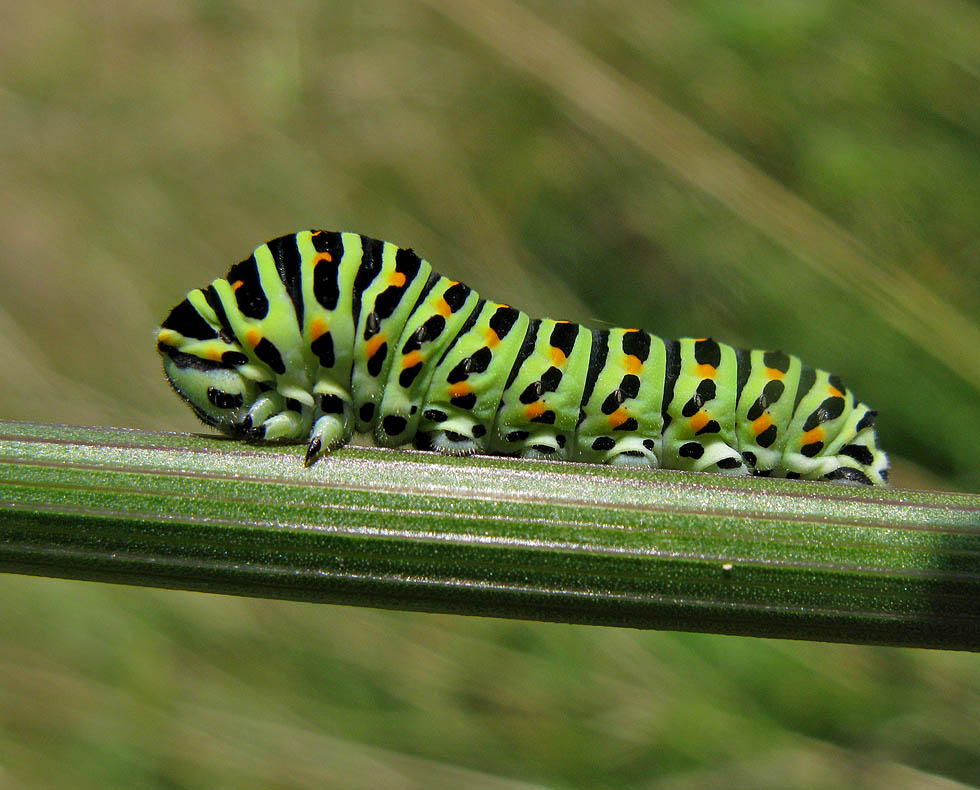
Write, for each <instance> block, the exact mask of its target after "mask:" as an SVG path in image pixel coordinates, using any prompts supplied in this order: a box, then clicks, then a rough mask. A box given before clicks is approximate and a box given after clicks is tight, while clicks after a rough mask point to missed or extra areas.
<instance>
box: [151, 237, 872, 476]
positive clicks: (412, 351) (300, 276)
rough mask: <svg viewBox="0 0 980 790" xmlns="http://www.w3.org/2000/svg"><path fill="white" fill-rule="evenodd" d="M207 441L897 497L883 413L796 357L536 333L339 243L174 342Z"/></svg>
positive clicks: (325, 241)
mask: <svg viewBox="0 0 980 790" xmlns="http://www.w3.org/2000/svg"><path fill="white" fill-rule="evenodd" d="M157 348H158V349H159V351H160V353H161V354H162V356H163V366H164V370H165V372H166V374H167V377H168V378H169V379H170V383H171V384H172V385H173V388H174V389H175V390H176V391H177V394H178V395H180V396H181V397H182V398H183V399H184V400H186V401H187V403H188V404H189V405H190V407H191V408H192V409H193V410H194V412H195V414H197V416H198V417H200V418H201V419H202V420H203V421H204V422H205V423H207V424H208V425H211V426H213V427H215V428H217V429H218V430H220V431H222V432H224V433H226V434H229V435H231V436H234V437H239V438H242V439H246V440H280V441H289V440H292V441H296V440H306V441H308V442H309V445H308V450H307V453H306V464H307V465H309V464H311V463H313V462H314V461H315V460H316V459H317V458H318V457H320V456H321V455H323V454H325V453H328V452H330V451H331V450H334V449H335V448H337V447H340V446H341V445H343V444H345V443H347V442H348V441H349V440H350V438H351V435H352V433H353V432H354V431H358V432H368V431H370V432H372V433H373V434H374V438H375V440H376V442H377V443H378V444H379V445H383V446H392V447H394V446H398V445H403V444H406V443H409V442H412V441H415V442H416V443H417V444H419V445H421V446H425V447H428V448H431V449H435V450H437V451H439V452H442V453H447V454H451V455H465V454H469V453H490V454H500V455H520V456H525V457H535V458H553V459H562V460H571V461H584V462H590V463H617V464H634V465H638V466H649V467H662V468H667V469H684V470H694V471H707V472H723V473H727V474H738V475H747V474H753V475H758V476H763V477H766V476H773V477H789V478H807V479H827V480H839V481H843V482H850V483H863V484H875V485H883V484H885V483H886V481H887V474H888V460H887V458H886V456H885V454H884V453H883V452H882V451H881V450H879V449H878V446H877V442H876V436H875V430H874V421H875V412H874V411H872V410H871V409H869V408H868V407H867V406H866V405H865V404H863V403H860V402H858V401H857V399H856V398H855V397H854V395H853V393H852V392H851V391H850V390H849V389H847V388H846V387H845V386H844V385H843V384H842V383H841V380H840V379H839V378H838V377H837V376H833V375H831V374H829V373H827V372H826V371H823V370H818V369H816V368H811V367H807V366H806V365H804V364H803V363H802V362H801V361H800V360H799V359H798V358H797V357H795V356H792V355H790V354H784V353H782V352H781V351H761V350H746V349H739V348H733V347H732V346H729V345H726V344H724V343H719V342H716V341H714V340H712V339H710V338H701V339H693V338H683V339H681V340H666V339H662V338H660V337H657V336H656V335H652V334H650V333H649V332H646V331H643V330H641V329H587V328H586V327H583V326H580V325H578V324H573V323H570V322H568V321H553V320H551V319H547V318H543V319H536V318H531V317H530V316H528V315H527V314H526V313H524V312H522V311H520V310H517V309H516V308H513V307H510V306H508V305H504V304H498V303H496V302H493V301H490V300H488V299H483V298H482V297H480V295H479V294H478V293H477V292H476V291H474V290H473V289H472V288H469V287H468V286H466V285H464V284H463V283H460V282H456V281H454V280H450V279H449V278H447V277H443V276H441V275H439V274H436V273H435V272H433V271H432V267H431V266H430V265H429V263H428V262H427V261H425V260H424V259H422V258H420V257H419V256H418V255H416V254H415V253H414V252H413V251H412V250H410V249H404V248H400V247H397V246H395V245H394V244H391V243H389V242H385V241H378V240H377V239H372V238H369V237H367V236H361V235H358V234H356V233H336V232H329V231H323V230H315V231H300V232H299V233H296V234H293V235H290V236H282V237H280V238H277V239H273V240H272V241H270V242H268V243H267V244H262V245H260V246H259V247H257V248H256V249H255V251H254V252H253V253H252V254H251V255H250V256H249V257H248V258H246V259H245V260H243V261H242V262H241V263H237V264H235V265H234V266H232V267H231V270H230V271H229V272H228V275H227V277H225V278H224V279H218V280H215V281H214V282H212V283H211V285H210V286H208V287H206V288H204V289H197V290H193V291H191V292H190V293H188V294H187V297H186V298H185V299H184V300H183V301H182V302H180V304H178V305H177V306H176V307H174V308H173V310H171V311H170V315H168V316H167V318H166V320H165V321H164V322H163V325H162V326H161V328H160V330H159V333H158V334H157Z"/></svg>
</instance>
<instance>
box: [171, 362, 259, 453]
mask: <svg viewBox="0 0 980 790" xmlns="http://www.w3.org/2000/svg"><path fill="white" fill-rule="evenodd" d="M157 347H158V349H159V350H160V353H161V355H162V356H163V370H164V372H165V373H166V374H167V378H168V379H169V380H170V385H171V386H172V387H173V388H174V391H175V392H176V393H177V394H178V395H180V397H182V398H183V399H184V400H185V401H187V403H188V404H189V405H190V407H191V408H192V409H193V410H194V413H195V414H196V415H197V416H198V417H199V418H200V419H201V420H202V421H203V422H205V423H207V424H208V425H211V426H213V427H215V428H217V429H218V430H220V431H222V432H223V433H226V434H229V435H231V436H247V435H248V434H249V433H250V431H251V428H252V423H251V420H250V419H249V418H248V412H249V408H250V407H251V406H252V404H253V403H254V402H255V400H256V398H258V396H259V394H260V389H259V386H258V384H256V383H255V382H254V381H251V380H250V379H247V378H245V377H244V376H242V375H241V374H240V373H239V372H238V370H237V369H236V368H235V366H234V365H231V364H229V363H228V362H226V361H217V362H214V361H211V360H210V359H204V358H202V357H199V356H197V355H195V354H188V353H185V352H183V351H180V350H178V349H177V348H175V347H174V346H169V345H166V344H164V343H162V342H160V343H158V345H157Z"/></svg>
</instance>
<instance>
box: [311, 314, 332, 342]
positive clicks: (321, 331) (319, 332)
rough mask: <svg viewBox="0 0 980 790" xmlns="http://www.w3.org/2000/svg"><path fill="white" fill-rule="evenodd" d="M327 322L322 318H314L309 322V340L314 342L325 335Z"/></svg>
mask: <svg viewBox="0 0 980 790" xmlns="http://www.w3.org/2000/svg"><path fill="white" fill-rule="evenodd" d="M328 328H329V327H328V326H327V322H326V321H324V320H323V319H322V318H314V319H313V320H312V321H310V340H316V339H317V338H319V337H322V336H323V335H325V334H326V333H327V329H328Z"/></svg>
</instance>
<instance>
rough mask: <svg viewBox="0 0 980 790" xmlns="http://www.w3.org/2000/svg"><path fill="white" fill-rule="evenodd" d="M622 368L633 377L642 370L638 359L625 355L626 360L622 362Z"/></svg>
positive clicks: (641, 363) (641, 364)
mask: <svg viewBox="0 0 980 790" xmlns="http://www.w3.org/2000/svg"><path fill="white" fill-rule="evenodd" d="M623 367H624V368H625V370H626V372H627V373H632V374H633V375H634V376H635V375H636V374H637V373H639V372H640V370H641V369H642V368H643V362H641V361H640V358H639V357H636V356H633V355H632V354H627V355H626V359H625V360H623Z"/></svg>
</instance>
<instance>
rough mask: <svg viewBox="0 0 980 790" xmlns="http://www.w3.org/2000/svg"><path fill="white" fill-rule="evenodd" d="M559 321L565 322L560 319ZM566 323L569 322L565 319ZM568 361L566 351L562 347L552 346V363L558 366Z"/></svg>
mask: <svg viewBox="0 0 980 790" xmlns="http://www.w3.org/2000/svg"><path fill="white" fill-rule="evenodd" d="M558 323H563V322H561V321H559V322H558ZM564 323H566V324H567V323H568V322H567V321H565V322H564ZM566 362H568V357H566V356H565V352H564V351H562V350H561V349H560V348H555V347H554V346H552V347H551V364H552V365H554V366H555V367H556V368H560V367H562V366H563V365H564V364H565V363H566Z"/></svg>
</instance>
